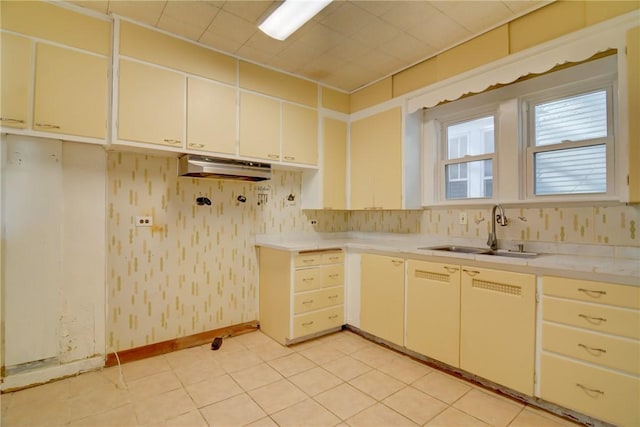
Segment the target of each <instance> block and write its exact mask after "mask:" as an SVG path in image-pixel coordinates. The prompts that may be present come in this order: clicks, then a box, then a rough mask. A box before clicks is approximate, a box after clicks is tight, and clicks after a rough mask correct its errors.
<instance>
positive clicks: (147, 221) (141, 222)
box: [136, 216, 153, 227]
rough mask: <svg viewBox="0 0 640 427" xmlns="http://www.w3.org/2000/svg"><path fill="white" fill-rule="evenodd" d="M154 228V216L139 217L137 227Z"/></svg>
mask: <svg viewBox="0 0 640 427" xmlns="http://www.w3.org/2000/svg"><path fill="white" fill-rule="evenodd" d="M151 226H153V217H152V216H137V217H136V227H151Z"/></svg>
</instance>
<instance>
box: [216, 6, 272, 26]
mask: <svg viewBox="0 0 640 427" xmlns="http://www.w3.org/2000/svg"><path fill="white" fill-rule="evenodd" d="M277 4H278V2H276V1H271V0H260V1H256V0H250V1H246V0H230V1H225V2H224V6H222V9H223V10H225V11H226V12H229V13H232V14H234V15H236V16H239V17H241V18H243V19H244V20H246V21H249V22H251V23H252V24H254V25H255V24H258V23H260V22H261V20H262V18H263V17H266V14H267V12H269V13H270V12H271V11H272V10H275V9H276V5H277Z"/></svg>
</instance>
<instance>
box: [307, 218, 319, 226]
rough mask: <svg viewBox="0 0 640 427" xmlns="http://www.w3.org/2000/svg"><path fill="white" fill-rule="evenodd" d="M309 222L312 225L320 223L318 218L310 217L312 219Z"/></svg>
mask: <svg viewBox="0 0 640 427" xmlns="http://www.w3.org/2000/svg"><path fill="white" fill-rule="evenodd" d="M309 224H311V225H318V220H317V219H310V220H309Z"/></svg>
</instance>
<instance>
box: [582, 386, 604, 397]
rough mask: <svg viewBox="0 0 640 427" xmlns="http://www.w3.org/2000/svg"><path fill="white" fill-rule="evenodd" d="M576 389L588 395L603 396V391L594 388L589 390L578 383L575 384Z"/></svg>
mask: <svg viewBox="0 0 640 427" xmlns="http://www.w3.org/2000/svg"><path fill="white" fill-rule="evenodd" d="M576 387H580V388H581V389H583V390H584V391H586V392H587V393H589V394H600V395H604V391H602V390H598V389H595V388H589V387H587V386H585V385H582V384H580V383H576Z"/></svg>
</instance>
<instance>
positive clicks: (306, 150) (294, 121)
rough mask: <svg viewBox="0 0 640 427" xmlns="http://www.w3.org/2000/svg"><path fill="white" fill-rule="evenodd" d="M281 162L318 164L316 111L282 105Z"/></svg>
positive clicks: (292, 105)
mask: <svg viewBox="0 0 640 427" xmlns="http://www.w3.org/2000/svg"><path fill="white" fill-rule="evenodd" d="M282 160H284V161H285V162H293V163H304V164H308V165H317V164H318V111H317V110H316V109H314V108H307V107H301V106H298V105H294V104H289V103H283V104H282Z"/></svg>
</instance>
